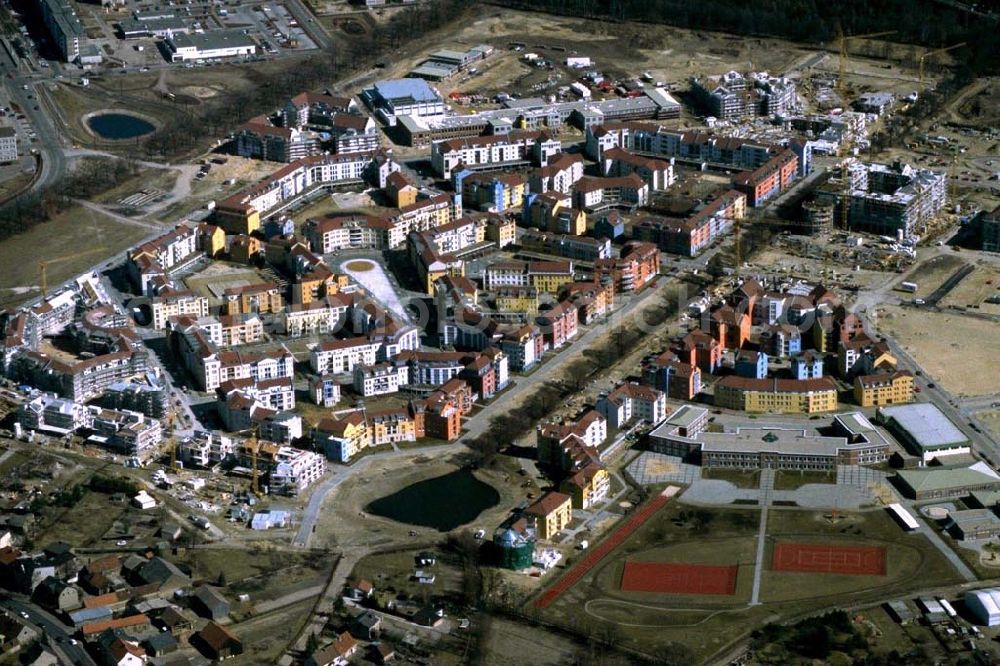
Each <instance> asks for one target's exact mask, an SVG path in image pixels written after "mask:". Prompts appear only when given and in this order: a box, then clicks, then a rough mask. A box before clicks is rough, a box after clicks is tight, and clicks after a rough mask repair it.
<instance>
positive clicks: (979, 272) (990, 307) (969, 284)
mask: <svg viewBox="0 0 1000 666" xmlns="http://www.w3.org/2000/svg"><path fill="white" fill-rule="evenodd" d="M990 296H1000V268H997V267H996V266H995V265H989V264H985V265H980V266H976V268H975V269H974V270H973V271H972V273H970V274H969V275H967V276H966V277H965V279H964V280H962V281H961V282H959V283H958V285H957V286H956V287H955V288H954V289H952V290H951V291H950V292H948V295H947V296H945V297H944V298H943V299H941V303H940V305H941V306H942V307H948V306H950V305H956V306H958V307H963V308H975V309H978V310H981V311H983V312H989V313H991V314H998V313H1000V304H996V303H987V302H986V299H987V298H989V297H990Z"/></svg>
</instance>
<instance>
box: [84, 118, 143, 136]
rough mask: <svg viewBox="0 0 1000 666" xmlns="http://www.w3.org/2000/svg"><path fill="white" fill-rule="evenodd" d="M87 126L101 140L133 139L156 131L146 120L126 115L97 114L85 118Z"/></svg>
mask: <svg viewBox="0 0 1000 666" xmlns="http://www.w3.org/2000/svg"><path fill="white" fill-rule="evenodd" d="M87 126H88V127H90V129H91V130H92V131H93V132H94V134H96V135H97V136H99V137H101V138H102V139H134V138H135V137H137V136H143V135H145V134H150V133H151V132H152V131H153V130H155V129H156V127H154V126H153V123H151V122H149V121H148V120H143V119H142V118H140V117H139V116H133V115H131V114H128V113H99V114H97V115H94V116H91V117H90V118H87Z"/></svg>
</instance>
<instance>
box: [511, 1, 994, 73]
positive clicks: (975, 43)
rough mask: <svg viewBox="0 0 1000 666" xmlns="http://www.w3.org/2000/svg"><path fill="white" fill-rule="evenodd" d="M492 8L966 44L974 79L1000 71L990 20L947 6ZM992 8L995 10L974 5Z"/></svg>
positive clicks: (788, 35)
mask: <svg viewBox="0 0 1000 666" xmlns="http://www.w3.org/2000/svg"><path fill="white" fill-rule="evenodd" d="M493 4H496V5H501V6H505V7H515V8H519V9H530V10H538V11H545V12H552V13H554V14H561V15H565V16H581V17H590V18H603V19H609V18H610V19H612V20H616V21H648V22H653V23H663V24H667V25H673V26H677V27H679V28H690V29H694V30H714V31H721V32H730V33H734V34H739V35H754V36H771V37H781V38H784V39H789V40H793V41H798V42H807V43H824V42H829V41H831V40H833V39H835V38H836V36H837V30H838V26H839V28H840V29H841V30H842V31H843V33H844V34H846V35H858V34H863V33H869V32H878V31H882V30H895V31H896V34H895V35H893V36H892V37H889V38H887V39H891V40H893V41H897V42H900V43H906V44H920V45H924V46H927V47H934V48H940V47H942V46H950V45H952V44H957V43H959V42H966V43H967V46H966V48H964V49H961V50H958V51H955V53H954V55H955V57H956V58H959V59H960V60H961V61H963V62H964V64H965V65H966V66H967V67H968V68H970V69H971V70H972V73H973V74H987V73H995V72H997V71H998V70H1000V40H997V39H995V34H996V30H997V27H998V26H997V23H998V21H997V18H993V19H992V20H991V19H988V18H984V17H983V16H981V15H977V14H973V13H971V12H968V11H965V10H964V9H960V8H958V7H956V5H961V3H959V2H952V1H950V0H837V1H836V2H823V1H822V0H756V2H732V0H697V2H694V1H692V0H493ZM981 4H984V5H992V6H996V3H981Z"/></svg>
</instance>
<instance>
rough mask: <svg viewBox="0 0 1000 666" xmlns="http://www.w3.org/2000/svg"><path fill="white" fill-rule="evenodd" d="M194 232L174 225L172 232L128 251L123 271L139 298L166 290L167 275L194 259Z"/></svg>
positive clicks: (195, 253)
mask: <svg viewBox="0 0 1000 666" xmlns="http://www.w3.org/2000/svg"><path fill="white" fill-rule="evenodd" d="M197 236H198V234H197V232H196V230H195V229H192V228H190V227H187V226H185V225H183V224H182V225H178V226H177V228H175V229H173V230H172V231H168V232H167V233H165V234H163V235H162V236H159V237H157V238H155V239H153V240H151V241H149V242H148V243H143V244H142V245H140V246H139V247H137V248H133V249H132V250H130V251H129V253H128V255H127V257H126V261H125V270H126V273H127V274H128V277H129V279H130V280H131V281H132V284H133V285H134V286H135V287H136V290H137V292H138V293H140V294H149V295H155V294H156V293H158V292H160V291H163V290H164V289H166V288H169V287H170V286H171V285H170V281H169V279H168V278H169V275H170V273H171V272H172V271H175V270H177V269H179V268H181V267H182V266H184V265H186V264H187V263H188V262H190V261H192V260H194V259H195V258H197V257H198V256H199V255H198V239H197Z"/></svg>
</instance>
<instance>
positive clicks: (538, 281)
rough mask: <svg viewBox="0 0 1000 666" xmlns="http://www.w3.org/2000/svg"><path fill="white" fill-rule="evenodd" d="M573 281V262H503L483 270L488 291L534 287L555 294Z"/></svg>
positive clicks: (484, 283) (484, 282)
mask: <svg viewBox="0 0 1000 666" xmlns="http://www.w3.org/2000/svg"><path fill="white" fill-rule="evenodd" d="M572 281H573V262H572V261H503V262H498V263H495V264H490V265H489V266H487V267H486V268H485V269H483V285H484V287H485V288H486V289H487V290H491V289H497V288H499V287H534V288H535V289H537V290H538V291H540V292H545V293H550V294H555V293H558V291H559V288H560V287H562V286H563V285H564V284H568V283H570V282H572Z"/></svg>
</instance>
